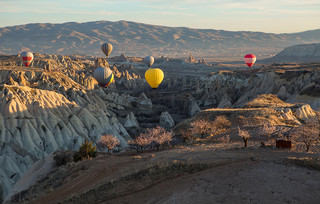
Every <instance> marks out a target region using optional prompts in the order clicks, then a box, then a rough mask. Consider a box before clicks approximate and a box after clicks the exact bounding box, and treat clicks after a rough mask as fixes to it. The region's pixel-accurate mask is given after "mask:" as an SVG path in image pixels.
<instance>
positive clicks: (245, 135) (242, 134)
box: [238, 127, 250, 147]
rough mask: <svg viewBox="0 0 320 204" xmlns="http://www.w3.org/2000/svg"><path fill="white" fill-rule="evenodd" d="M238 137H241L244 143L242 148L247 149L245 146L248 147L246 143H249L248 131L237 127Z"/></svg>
mask: <svg viewBox="0 0 320 204" xmlns="http://www.w3.org/2000/svg"><path fill="white" fill-rule="evenodd" d="M238 135H239V136H240V137H242V139H243V142H244V147H247V146H248V141H249V138H250V134H249V131H246V130H241V129H240V128H239V127H238Z"/></svg>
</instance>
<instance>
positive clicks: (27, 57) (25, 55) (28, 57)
mask: <svg viewBox="0 0 320 204" xmlns="http://www.w3.org/2000/svg"><path fill="white" fill-rule="evenodd" d="M20 57H21V59H22V62H23V64H24V65H26V67H29V65H30V64H31V62H32V60H33V54H32V53H31V52H22V53H21V54H20Z"/></svg>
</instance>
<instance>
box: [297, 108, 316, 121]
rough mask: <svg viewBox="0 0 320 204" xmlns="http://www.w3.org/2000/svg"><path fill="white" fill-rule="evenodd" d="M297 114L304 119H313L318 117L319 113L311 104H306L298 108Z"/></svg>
mask: <svg viewBox="0 0 320 204" xmlns="http://www.w3.org/2000/svg"><path fill="white" fill-rule="evenodd" d="M296 116H297V117H298V118H299V119H301V120H304V121H307V120H311V119H313V118H316V117H317V115H316V113H315V111H314V110H312V108H311V107H310V105H308V104H305V105H303V106H301V107H300V108H298V109H297V110H296Z"/></svg>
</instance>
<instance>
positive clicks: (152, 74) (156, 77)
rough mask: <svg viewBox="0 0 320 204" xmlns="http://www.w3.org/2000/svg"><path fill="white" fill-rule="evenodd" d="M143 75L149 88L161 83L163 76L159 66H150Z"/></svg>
mask: <svg viewBox="0 0 320 204" xmlns="http://www.w3.org/2000/svg"><path fill="white" fill-rule="evenodd" d="M144 77H145V78H146V80H147V82H148V84H149V85H150V86H151V88H153V89H156V88H158V86H159V85H160V84H161V82H162V80H163V78H164V73H163V71H162V70H161V69H159V68H153V69H152V68H150V69H148V70H147V71H146V73H145V74H144Z"/></svg>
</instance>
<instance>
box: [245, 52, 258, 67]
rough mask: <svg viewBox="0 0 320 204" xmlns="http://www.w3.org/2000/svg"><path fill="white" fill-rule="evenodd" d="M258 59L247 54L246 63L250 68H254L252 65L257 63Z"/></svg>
mask: <svg viewBox="0 0 320 204" xmlns="http://www.w3.org/2000/svg"><path fill="white" fill-rule="evenodd" d="M256 60H257V58H256V56H255V55H254V54H247V55H246V56H244V62H245V63H246V64H247V65H248V67H249V68H250V67H252V65H253V64H254V63H255V62H256Z"/></svg>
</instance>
